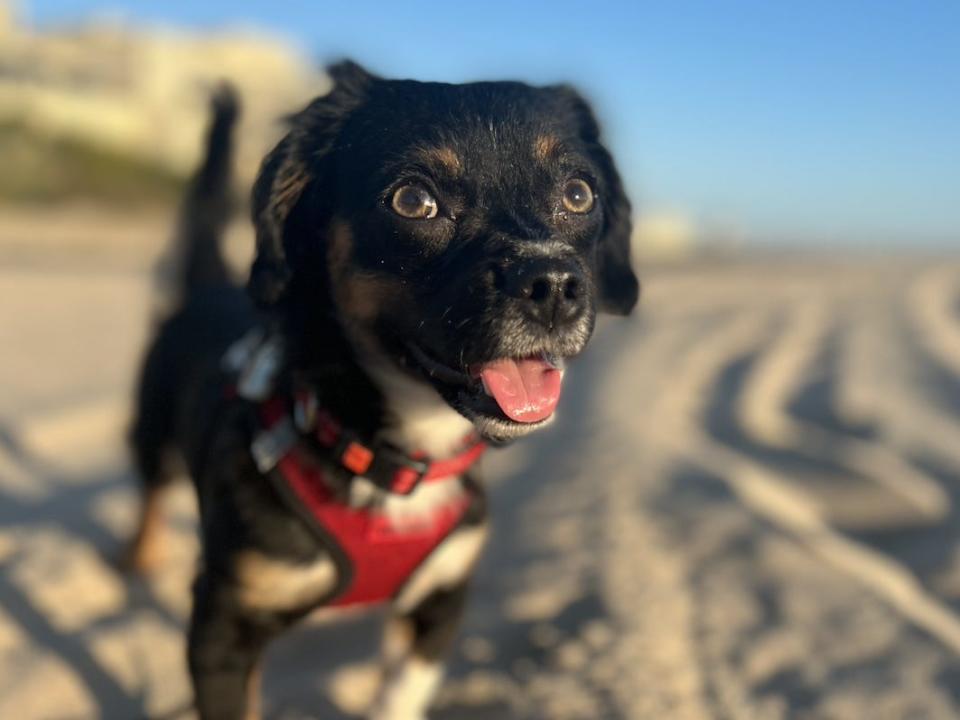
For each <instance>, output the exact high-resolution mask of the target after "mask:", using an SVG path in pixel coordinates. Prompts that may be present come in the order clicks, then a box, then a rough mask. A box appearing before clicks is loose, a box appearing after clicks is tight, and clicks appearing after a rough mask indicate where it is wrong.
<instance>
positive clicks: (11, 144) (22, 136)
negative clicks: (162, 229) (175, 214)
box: [0, 121, 184, 209]
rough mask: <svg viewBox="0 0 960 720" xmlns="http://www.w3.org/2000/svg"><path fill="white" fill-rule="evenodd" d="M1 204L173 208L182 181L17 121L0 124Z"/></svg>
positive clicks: (144, 163) (151, 166) (141, 162)
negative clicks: (72, 203) (73, 203)
mask: <svg viewBox="0 0 960 720" xmlns="http://www.w3.org/2000/svg"><path fill="white" fill-rule="evenodd" d="M0 157H2V158H3V172H2V173H0V203H6V204H11V205H15V204H27V205H49V204H55V203H62V202H79V201H84V202H93V203H97V204H99V205H102V206H104V207H107V208H123V209H129V208H131V207H135V208H137V207H145V206H170V205H172V204H174V203H175V202H176V200H177V198H179V196H180V193H181V190H182V188H183V184H184V178H183V177H181V176H180V175H177V174H176V173H173V172H171V171H169V170H167V169H165V168H162V167H160V166H159V165H156V164H153V163H150V162H148V161H146V160H141V159H137V158H134V157H129V156H126V155H123V154H120V153H118V152H115V151H111V150H107V149H104V148H100V147H97V146H96V145H94V144H92V143H90V142H87V141H84V140H78V139H73V138H68V137H62V138H58V137H52V136H49V135H44V134H42V133H39V132H37V131H35V130H32V129H30V128H29V127H27V126H26V125H23V124H21V123H18V122H15V121H8V122H3V123H0Z"/></svg>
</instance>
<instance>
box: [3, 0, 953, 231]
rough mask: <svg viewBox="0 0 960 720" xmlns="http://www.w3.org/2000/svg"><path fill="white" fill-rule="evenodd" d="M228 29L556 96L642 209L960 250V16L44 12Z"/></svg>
mask: <svg viewBox="0 0 960 720" xmlns="http://www.w3.org/2000/svg"><path fill="white" fill-rule="evenodd" d="M22 4H23V5H26V6H27V10H28V12H27V13H26V14H27V15H28V17H30V18H32V19H33V20H35V21H36V22H38V23H41V24H45V23H59V22H63V21H68V20H72V19H77V18H83V17H87V16H89V15H90V14H91V13H109V14H119V15H121V16H125V17H128V18H130V19H131V20H134V21H150V22H155V21H158V22H163V23H166V24H177V25H186V26H189V27H194V28H211V27H220V26H223V25H238V24H239V25H245V26H253V27H256V28H261V29H266V30H268V31H270V32H273V33H279V34H282V35H283V36H286V37H289V38H290V39H291V41H293V42H295V43H297V44H299V45H300V46H302V48H303V49H304V50H305V51H306V52H308V53H310V54H311V55H312V56H314V57H316V58H317V59H318V60H328V59H332V58H337V57H341V56H345V55H347V56H351V57H353V58H355V59H357V60H359V61H360V62H362V63H364V64H366V65H368V66H369V67H370V68H371V69H373V70H376V71H378V72H380V73H382V74H385V75H391V76H405V77H415V78H419V79H431V80H446V81H465V80H472V79H481V78H483V79H487V78H518V79H524V80H528V81H531V82H537V83H541V82H553V81H558V80H566V81H571V82H573V83H575V84H577V85H578V86H580V87H581V88H582V89H583V90H584V91H585V93H586V94H587V95H588V96H589V97H590V98H591V99H592V100H593V101H594V104H595V106H596V108H597V110H598V112H599V114H600V116H601V118H602V119H603V121H604V125H605V128H606V131H607V135H608V138H609V143H610V145H611V146H612V148H613V150H614V154H615V156H616V157H617V158H618V159H619V162H620V166H621V170H622V172H623V174H624V176H625V178H626V180H627V183H628V186H629V188H630V190H631V194H632V196H633V197H634V198H635V201H636V204H637V206H638V207H639V209H640V210H641V211H643V210H644V209H646V210H647V211H648V212H662V211H674V212H680V213H684V214H689V215H691V216H692V217H694V218H696V219H697V220H698V221H700V222H702V223H704V224H705V225H706V226H708V227H735V228H740V229H741V230H742V231H743V232H745V233H746V235H747V237H748V238H750V239H754V240H760V241H763V240H767V241H771V242H784V241H787V240H805V241H807V242H816V243H820V244H822V243H828V244H829V243H834V242H837V243H843V244H857V245H864V246H872V245H880V244H890V243H897V244H918V245H927V246H931V245H933V246H942V245H953V246H955V247H960V2H958V1H957V0H944V1H943V2H939V3H937V2H925V1H923V0H916V1H913V2H893V1H890V2H844V1H843V0H835V1H834V2H821V1H820V0H812V1H807V2H794V1H788V0H772V1H770V0H768V1H765V2H761V1H757V2H734V1H730V2H718V1H714V2H660V3H655V4H654V3H643V2H633V3H628V2H607V3H604V2H598V1H596V0H594V1H593V2H590V1H589V0H580V1H579V2H569V1H567V0H555V1H554V2H521V1H520V0H513V2H508V1H506V0H486V2H455V1H453V0H448V1H447V2H434V3H424V2H415V1H412V0H404V1H402V2H379V3H373V2H366V1H364V0H339V1H338V2H333V3H324V2H285V3H281V2H275V3H272V4H269V3H252V2H242V1H240V0H230V1H227V0H204V1H203V2H200V1H199V0H198V1H195V2H189V3H187V2H174V1H172V0H168V1H167V2H157V1H154V0H139V1H137V0H114V1H113V2H89V1H86V0H48V1H47V2H30V3H22Z"/></svg>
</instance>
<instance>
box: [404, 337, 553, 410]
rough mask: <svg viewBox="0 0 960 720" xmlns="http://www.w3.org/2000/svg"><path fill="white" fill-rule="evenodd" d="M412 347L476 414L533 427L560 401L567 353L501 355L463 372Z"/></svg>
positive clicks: (437, 380) (446, 391)
mask: <svg viewBox="0 0 960 720" xmlns="http://www.w3.org/2000/svg"><path fill="white" fill-rule="evenodd" d="M409 348H410V354H411V356H412V358H413V360H414V361H415V362H416V363H417V364H418V365H419V366H420V369H421V370H422V371H423V372H424V373H425V374H426V375H427V377H428V379H430V380H431V382H433V383H434V385H439V386H440V387H438V389H439V390H440V391H441V393H442V394H443V395H444V396H445V397H447V399H448V401H452V402H453V403H454V405H455V406H456V407H458V409H459V410H461V412H464V413H465V414H466V415H467V416H468V417H471V418H472V419H476V418H477V416H483V417H486V418H489V419H493V420H497V421H500V422H501V423H509V424H514V423H515V424H519V425H531V426H532V425H535V424H539V423H542V422H544V421H546V420H548V419H549V418H550V417H551V416H552V415H553V413H554V411H555V410H556V408H557V403H558V402H559V401H560V390H561V386H562V383H563V359H562V358H558V357H555V356H552V355H549V354H547V353H540V354H539V355H536V356H533V357H524V358H500V359H498V360H492V361H488V362H483V363H476V364H473V365H470V366H469V368H468V370H467V371H466V372H463V371H460V370H457V369H455V368H452V367H450V366H448V365H445V364H444V363H441V362H439V361H438V360H436V359H434V358H432V357H430V356H429V355H428V354H427V353H426V352H424V351H423V350H422V349H421V348H419V347H418V346H416V345H412V344H411V345H409Z"/></svg>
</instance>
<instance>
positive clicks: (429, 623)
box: [370, 584, 467, 720]
mask: <svg viewBox="0 0 960 720" xmlns="http://www.w3.org/2000/svg"><path fill="white" fill-rule="evenodd" d="M466 596H467V587H466V584H461V585H458V586H457V587H454V588H452V589H449V590H437V591H436V592H434V593H433V594H431V595H430V596H429V597H427V599H426V600H424V601H423V602H422V603H420V605H418V606H417V607H416V608H414V609H413V610H412V611H411V612H409V613H407V614H403V615H395V616H393V617H391V618H390V619H389V620H387V624H386V628H385V630H384V641H383V645H384V647H383V655H384V658H383V660H384V667H383V684H382V687H381V689H380V695H379V697H378V698H377V701H376V703H375V705H374V707H373V710H372V712H371V713H370V720H424V718H426V716H427V715H426V712H427V708H428V707H429V706H430V703H431V701H432V700H433V697H434V695H435V694H436V691H437V689H438V687H439V686H440V681H441V679H442V678H443V662H444V659H445V658H446V656H447V653H448V652H449V650H450V648H451V646H452V645H453V641H454V638H455V637H456V634H457V629H458V627H459V624H460V618H461V616H462V615H463V608H464V605H465V604H466Z"/></svg>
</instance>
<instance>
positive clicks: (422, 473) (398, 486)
mask: <svg viewBox="0 0 960 720" xmlns="http://www.w3.org/2000/svg"><path fill="white" fill-rule="evenodd" d="M379 454H380V456H382V457H384V458H386V459H388V460H389V461H390V462H391V463H393V464H394V465H399V466H400V467H399V469H397V470H395V471H394V472H393V474H392V475H390V479H389V481H388V482H387V483H381V485H383V486H384V489H386V490H389V491H390V492H392V493H396V494H398V495H409V494H410V493H412V492H413V491H414V490H416V488H417V485H419V484H420V481H421V480H423V478H424V477H426V475H427V473H429V472H430V463H429V462H428V461H427V460H419V459H416V458H412V457H410V456H409V455H407V454H406V453H404V452H402V451H401V450H398V449H397V448H394V447H393V446H391V445H384V446H382V447H381V448H380V452H379Z"/></svg>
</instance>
